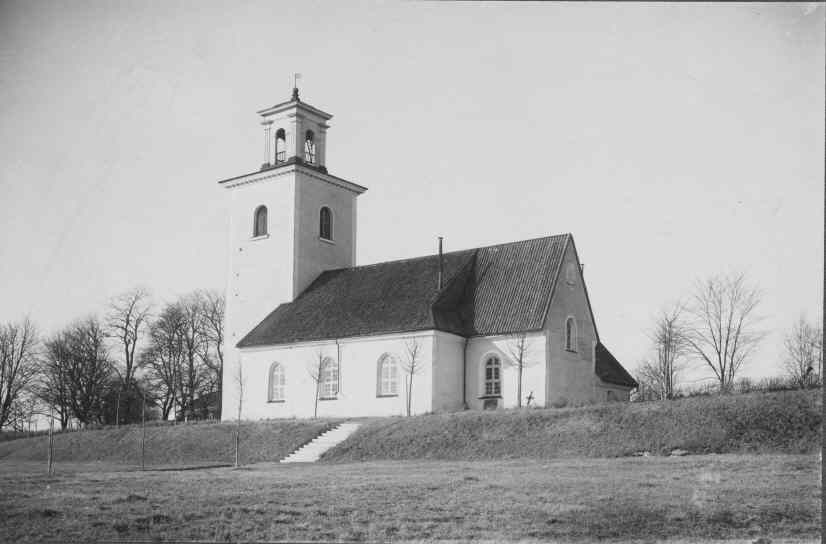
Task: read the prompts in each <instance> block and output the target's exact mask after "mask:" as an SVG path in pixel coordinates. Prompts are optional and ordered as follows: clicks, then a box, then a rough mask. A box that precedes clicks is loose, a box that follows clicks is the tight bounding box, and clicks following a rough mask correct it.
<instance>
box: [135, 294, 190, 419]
mask: <svg viewBox="0 0 826 544" xmlns="http://www.w3.org/2000/svg"><path fill="white" fill-rule="evenodd" d="M183 327H184V316H183V313H182V312H181V309H180V307H179V306H178V305H176V304H167V305H166V306H165V307H164V308H163V310H162V311H161V313H160V314H159V315H158V318H157V319H156V320H155V321H154V322H152V324H151V326H150V327H149V346H148V348H147V349H146V350H145V351H144V352H143V353H142V354H141V361H142V365H144V367H145V368H146V371H147V373H146V378H147V380H148V382H149V384H150V390H151V391H152V393H153V396H154V398H155V401H156V403H157V404H158V406H159V407H160V408H161V417H162V419H164V420H166V419H168V418H169V414H170V412H171V411H172V408H173V407H174V406H175V405H176V404H180V403H179V401H178V387H177V385H178V379H179V375H180V374H181V373H182V370H181V368H182V366H183V361H184V340H183Z"/></svg>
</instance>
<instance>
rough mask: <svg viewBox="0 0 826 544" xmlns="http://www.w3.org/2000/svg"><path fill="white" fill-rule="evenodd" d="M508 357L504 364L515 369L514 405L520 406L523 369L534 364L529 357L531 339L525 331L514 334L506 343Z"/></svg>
mask: <svg viewBox="0 0 826 544" xmlns="http://www.w3.org/2000/svg"><path fill="white" fill-rule="evenodd" d="M507 350H508V354H509V355H510V358H507V359H505V365H507V366H509V367H512V368H515V369H516V405H517V406H518V407H519V408H522V381H523V375H524V374H525V369H526V368H528V367H529V366H532V365H533V364H534V362H535V361H534V360H533V359H532V358H531V341H530V339H529V338H528V335H527V333H524V332H523V333H519V334H516V335H514V336H513V337H512V338H511V339H510V340H508V344H507Z"/></svg>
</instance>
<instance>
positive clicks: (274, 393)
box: [267, 363, 287, 402]
mask: <svg viewBox="0 0 826 544" xmlns="http://www.w3.org/2000/svg"><path fill="white" fill-rule="evenodd" d="M269 382H270V384H269V394H268V395H267V398H268V400H269V401H270V402H282V401H283V400H284V386H285V385H286V384H287V381H286V378H285V376H284V367H283V366H281V364H279V363H273V364H272V365H270V380H269Z"/></svg>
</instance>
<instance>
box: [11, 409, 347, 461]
mask: <svg viewBox="0 0 826 544" xmlns="http://www.w3.org/2000/svg"><path fill="white" fill-rule="evenodd" d="M335 423H337V422H336V421H335V420H314V421H313V420H284V421H262V422H254V423H252V422H250V423H243V424H242V425H241V461H242V462H243V463H254V462H259V461H278V460H280V459H282V458H283V457H285V456H286V455H288V454H289V453H291V452H292V451H293V450H295V449H296V448H298V447H299V446H301V445H302V444H304V443H305V442H308V441H309V440H311V439H313V438H314V437H315V436H317V435H318V434H320V433H322V432H323V431H325V430H327V429H328V428H330V427H331V426H333V425H334V424H335ZM234 433H235V425H234V424H232V423H198V424H178V425H159V426H151V427H147V428H146V446H145V448H146V449H145V452H146V453H145V455H146V465H147V466H175V465H178V466H180V465H203V464H223V463H232V462H233V461H234V459H235V434H234ZM47 440H48V439H47V437H46V436H45V435H42V436H37V437H32V438H19V439H16V440H8V441H5V442H0V463H2V462H4V461H43V462H44V463H45V461H46V457H47V447H48V446H47V444H48V442H47ZM140 443H141V428H140V425H123V426H121V427H118V428H114V427H108V428H103V429H98V430H89V431H74V432H64V433H57V434H56V435H55V460H56V462H57V463H62V462H91V461H95V462H104V463H112V464H117V465H135V466H138V465H140Z"/></svg>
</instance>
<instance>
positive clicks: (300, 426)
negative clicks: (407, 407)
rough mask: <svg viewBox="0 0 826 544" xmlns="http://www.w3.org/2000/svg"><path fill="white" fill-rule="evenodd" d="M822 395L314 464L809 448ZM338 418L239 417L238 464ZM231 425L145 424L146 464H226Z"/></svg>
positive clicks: (464, 422)
mask: <svg viewBox="0 0 826 544" xmlns="http://www.w3.org/2000/svg"><path fill="white" fill-rule="evenodd" d="M821 407H822V397H821V392H820V391H819V390H814V391H811V390H810V391H783V392H775V393H749V394H745V395H730V396H709V397H694V398H688V399H681V400H675V401H670V402H648V403H639V404H619V403H614V404H602V405H596V406H589V407H583V408H566V409H525V410H505V411H496V412H470V411H468V412H460V413H450V414H433V415H424V416H416V417H409V418H404V417H394V418H376V419H371V420H367V421H365V423H364V425H363V426H362V427H361V428H359V429H358V430H357V431H356V433H355V434H353V435H352V436H351V437H350V438H349V439H348V440H346V441H344V442H342V443H341V444H339V445H338V446H336V447H335V448H333V449H331V450H329V451H328V452H326V453H325V454H324V456H323V457H322V460H323V461H329V462H349V461H367V460H387V459H408V460H416V459H445V460H493V459H520V458H532V459H550V458H557V457H582V456H584V457H619V456H627V455H633V454H634V453H635V452H641V451H649V452H651V454H654V455H656V454H667V453H669V452H670V451H671V450H673V449H675V448H680V449H684V450H687V451H689V452H691V453H711V452H714V453H747V452H757V453H811V452H816V451H818V450H819V447H820V440H821V419H822V418H821ZM339 421H340V420H315V421H313V420H284V421H262V422H248V423H244V424H243V425H242V430H241V461H242V462H243V463H254V462H260V461H277V460H279V459H282V458H283V457H285V456H286V455H288V454H289V453H290V452H292V451H293V450H295V449H296V448H298V447H299V446H301V445H302V444H304V443H306V442H308V441H309V440H311V439H312V438H314V437H315V436H317V435H318V434H320V433H321V432H323V431H324V430H327V429H328V428H330V427H332V426H333V425H335V424H336V423H338V422H339ZM234 432H235V426H234V425H233V424H230V423H200V424H179V425H161V426H153V427H147V429H146V465H147V466H150V467H152V466H155V467H158V466H176V465H177V466H181V465H204V464H219V463H220V464H223V463H232V462H233V460H234ZM140 440H141V429H140V426H137V425H127V426H121V427H119V428H111V427H110V428H104V429H100V430H90V431H81V432H67V433H59V434H57V436H56V438H55V452H56V454H55V458H56V461H57V462H58V463H60V462H105V463H112V464H117V465H133V466H138V465H140ZM46 444H47V438H46V436H45V435H44V436H37V437H32V438H19V439H15V440H8V441H4V442H0V463H2V462H4V461H44V462H45V460H46V448H47V445H46Z"/></svg>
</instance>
